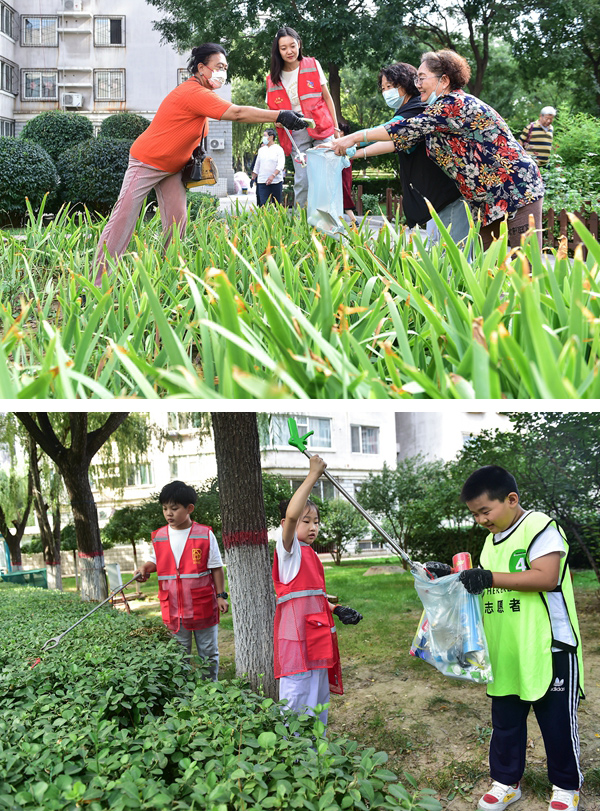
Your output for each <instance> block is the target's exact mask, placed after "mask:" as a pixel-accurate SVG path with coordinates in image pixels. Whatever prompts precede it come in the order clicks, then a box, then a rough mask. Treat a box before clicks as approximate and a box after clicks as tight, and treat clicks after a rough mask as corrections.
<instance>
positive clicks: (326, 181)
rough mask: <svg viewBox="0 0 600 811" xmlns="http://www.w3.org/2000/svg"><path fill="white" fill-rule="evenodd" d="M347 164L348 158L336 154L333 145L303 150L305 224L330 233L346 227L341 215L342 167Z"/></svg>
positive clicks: (342, 203)
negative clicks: (306, 176)
mask: <svg viewBox="0 0 600 811" xmlns="http://www.w3.org/2000/svg"><path fill="white" fill-rule="evenodd" d="M347 166H350V161H349V160H348V158H344V157H342V156H341V155H336V154H335V152H334V151H333V150H332V149H324V148H322V147H318V148H317V147H315V148H313V149H308V150H307V151H306V167H307V172H308V199H307V205H306V210H307V216H308V224H309V225H314V226H315V228H318V229H319V231H323V232H324V233H325V234H329V236H335V235H337V234H340V233H344V231H345V229H344V226H343V225H342V224H341V222H340V217H342V218H343V216H344V198H343V193H342V169H345V168H346V167H347ZM336 238H337V237H336Z"/></svg>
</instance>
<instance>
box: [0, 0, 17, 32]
mask: <svg viewBox="0 0 600 811" xmlns="http://www.w3.org/2000/svg"><path fill="white" fill-rule="evenodd" d="M0 31H2V33H3V34H6V36H7V37H10V38H11V39H16V37H15V12H14V10H13V9H12V8H11V7H10V6H7V5H6V3H0Z"/></svg>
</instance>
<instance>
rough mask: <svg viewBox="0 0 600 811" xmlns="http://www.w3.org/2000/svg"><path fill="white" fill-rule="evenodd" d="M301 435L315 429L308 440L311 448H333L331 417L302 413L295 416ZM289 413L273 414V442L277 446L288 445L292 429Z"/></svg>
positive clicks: (308, 445)
mask: <svg viewBox="0 0 600 811" xmlns="http://www.w3.org/2000/svg"><path fill="white" fill-rule="evenodd" d="M294 419H295V420H296V425H297V426H298V433H299V435H300V436H302V435H303V434H307V433H308V432H309V431H314V434H313V435H312V436H310V437H309V438H308V440H307V447H309V448H331V419H330V418H329V417H308V416H306V415H300V416H296V417H294ZM287 421H288V415H287V414H272V415H271V443H272V444H273V445H275V446H279V445H288V440H289V438H290V429H289V428H288V423H287Z"/></svg>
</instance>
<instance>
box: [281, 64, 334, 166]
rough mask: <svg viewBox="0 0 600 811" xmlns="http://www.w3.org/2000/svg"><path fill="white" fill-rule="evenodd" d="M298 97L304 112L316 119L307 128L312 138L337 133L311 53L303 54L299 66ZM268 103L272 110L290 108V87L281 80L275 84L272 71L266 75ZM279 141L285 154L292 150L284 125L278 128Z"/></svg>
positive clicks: (308, 116)
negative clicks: (312, 124) (311, 126)
mask: <svg viewBox="0 0 600 811" xmlns="http://www.w3.org/2000/svg"><path fill="white" fill-rule="evenodd" d="M298 98H299V99H300V107H301V108H302V112H303V114H304V115H305V116H306V117H307V118H312V119H313V120H314V122H315V128H314V129H308V130H307V132H308V134H309V135H310V136H311V138H317V139H318V140H322V139H323V138H329V137H330V136H331V135H333V133H334V126H333V120H332V118H331V113H330V112H329V108H328V107H327V105H326V104H325V99H324V98H323V92H322V90H321V79H320V78H319V70H318V68H317V61H316V59H313V57H312V56H304V57H302V61H301V62H300V69H299V70H298ZM267 107H268V108H269V109H270V110H291V109H292V104H291V102H290V97H289V96H288V94H287V90H286V89H285V88H284V86H283V85H282V84H273V82H272V81H271V75H270V74H268V75H267ZM277 135H278V138H279V143H280V144H281V146H282V148H283V151H284V152H285V154H286V155H289V154H291V152H292V142H291V141H290V139H289V138H288V136H287V133H286V132H285V130H284V129H282V128H281V127H278V129H277Z"/></svg>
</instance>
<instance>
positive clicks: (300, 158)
mask: <svg viewBox="0 0 600 811" xmlns="http://www.w3.org/2000/svg"><path fill="white" fill-rule="evenodd" d="M283 129H284V130H285V131H286V132H287V136H288V138H289V139H290V141H291V142H292V144H293V145H294V149H295V150H296V155H295V156H294V160H295V161H296V163H299V164H300V166H306V155H305V154H304V152H300V150H299V148H298V144H297V143H296V142H295V141H294V139H293V138H292V133H291V132H290V131H289V130H288V128H287V127H284V128H283Z"/></svg>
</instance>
